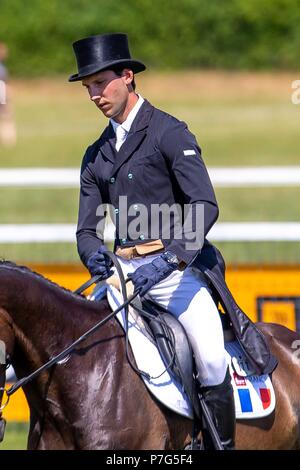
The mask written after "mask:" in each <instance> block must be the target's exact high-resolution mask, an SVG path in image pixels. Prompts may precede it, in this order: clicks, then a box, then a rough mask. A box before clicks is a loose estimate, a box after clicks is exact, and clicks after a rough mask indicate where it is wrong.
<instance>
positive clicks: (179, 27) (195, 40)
mask: <svg viewBox="0 0 300 470" xmlns="http://www.w3.org/2000/svg"><path fill="white" fill-rule="evenodd" d="M106 32H127V33H128V34H129V38H130V47H131V52H132V55H133V56H134V57H135V58H137V59H140V60H142V61H144V62H145V63H146V64H148V66H149V67H151V68H159V69H178V68H190V69H193V68H200V67H201V68H204V67H205V68H225V69H275V68H276V69H297V68H298V69H299V63H300V0H123V1H120V0H95V1H94V2H91V3H89V2H87V1H86V0H28V1H24V0H0V41H5V42H6V43H7V45H8V47H9V51H10V56H9V60H8V67H9V69H10V71H11V73H12V74H13V75H15V76H16V75H18V76H34V75H51V74H56V73H64V74H68V73H73V72H74V71H76V66H75V58H74V55H73V52H72V46H71V45H72V42H73V41H75V40H77V39H79V38H82V37H85V36H89V35H93V34H102V33H106Z"/></svg>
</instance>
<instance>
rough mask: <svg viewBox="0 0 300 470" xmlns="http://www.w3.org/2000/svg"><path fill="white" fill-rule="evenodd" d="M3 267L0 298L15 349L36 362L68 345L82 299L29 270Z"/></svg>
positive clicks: (0, 278) (71, 338)
mask: <svg viewBox="0 0 300 470" xmlns="http://www.w3.org/2000/svg"><path fill="white" fill-rule="evenodd" d="M3 271H4V270H3ZM5 271H6V272H5V274H6V276H1V275H0V284H1V281H3V282H2V286H1V285H0V289H1V291H0V300H2V299H3V300H2V301H3V305H4V306H5V309H6V310H7V312H8V314H9V316H10V318H11V321H12V326H13V330H14V333H15V339H16V345H17V346H18V350H19V351H21V355H23V356H24V357H25V355H26V356H27V357H28V360H29V362H30V363H34V364H35V365H37V361H40V362H43V361H45V360H47V358H49V357H50V356H53V355H55V354H57V353H59V352H60V350H61V349H63V348H64V347H65V346H67V345H69V344H70V343H71V342H72V340H73V339H74V338H73V336H72V335H74V331H76V329H77V325H78V330H79V331H80V322H79V317H80V314H79V312H78V310H79V309H80V306H81V305H82V301H81V299H78V300H77V298H76V297H75V296H73V295H72V294H71V293H68V292H66V291H64V290H63V289H60V288H59V287H58V286H55V285H53V284H52V283H50V282H49V281H47V280H46V279H44V278H42V277H39V276H38V275H35V274H33V273H31V272H27V271H24V272H22V271H21V270H20V269H13V268H7V269H6V270H5ZM2 273H3V272H2V270H1V274H2ZM5 281H6V282H5ZM4 282H5V284H4ZM4 295H5V297H4ZM78 304H80V305H78ZM82 316H83V315H82ZM22 362H23V361H22Z"/></svg>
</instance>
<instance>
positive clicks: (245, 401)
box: [238, 389, 253, 413]
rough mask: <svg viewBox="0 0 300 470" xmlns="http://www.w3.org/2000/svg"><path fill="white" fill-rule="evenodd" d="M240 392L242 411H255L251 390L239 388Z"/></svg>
mask: <svg viewBox="0 0 300 470" xmlns="http://www.w3.org/2000/svg"><path fill="white" fill-rule="evenodd" d="M238 392H239V397H240V402H241V408H242V412H243V413H246V412H247V411H253V408H252V403H251V398H250V392H249V390H248V389H244V390H240V389H238Z"/></svg>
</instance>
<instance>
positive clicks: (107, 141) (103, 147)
mask: <svg viewBox="0 0 300 470" xmlns="http://www.w3.org/2000/svg"><path fill="white" fill-rule="evenodd" d="M153 110H154V107H153V106H152V105H151V104H150V103H149V101H147V100H145V101H144V103H143V104H142V106H141V108H140V109H139V111H138V113H137V115H136V117H135V119H134V121H133V123H132V126H131V128H130V131H129V133H128V136H127V139H126V140H125V142H124V143H123V145H122V147H121V148H120V150H119V152H117V153H116V151H115V142H116V141H115V133H114V130H113V127H112V125H111V124H109V126H107V128H106V129H105V130H104V132H103V134H102V136H101V139H100V148H99V150H100V151H101V153H102V154H103V155H104V156H105V157H106V158H107V159H108V160H109V161H111V162H112V163H114V166H113V171H112V174H114V173H115V172H116V171H118V169H119V168H120V167H121V166H122V165H123V163H125V161H126V160H128V158H129V157H130V156H131V155H132V154H133V152H134V151H135V149H136V148H137V147H138V146H139V145H140V144H141V142H142V140H143V139H144V138H145V136H146V134H147V128H148V126H149V122H150V119H151V116H152V113H153Z"/></svg>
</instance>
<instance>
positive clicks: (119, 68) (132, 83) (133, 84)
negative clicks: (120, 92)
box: [110, 66, 136, 90]
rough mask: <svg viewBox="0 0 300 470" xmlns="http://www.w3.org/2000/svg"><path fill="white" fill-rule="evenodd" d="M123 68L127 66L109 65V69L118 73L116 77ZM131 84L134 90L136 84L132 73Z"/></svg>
mask: <svg viewBox="0 0 300 470" xmlns="http://www.w3.org/2000/svg"><path fill="white" fill-rule="evenodd" d="M125 68H127V67H120V66H119V67H118V66H116V67H110V70H112V71H113V72H115V74H116V75H118V77H121V76H122V72H123V70H124V69H125ZM130 70H131V69H130ZM131 85H132V88H133V89H134V90H135V88H136V84H135V79H134V74H133V79H132V82H131Z"/></svg>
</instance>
